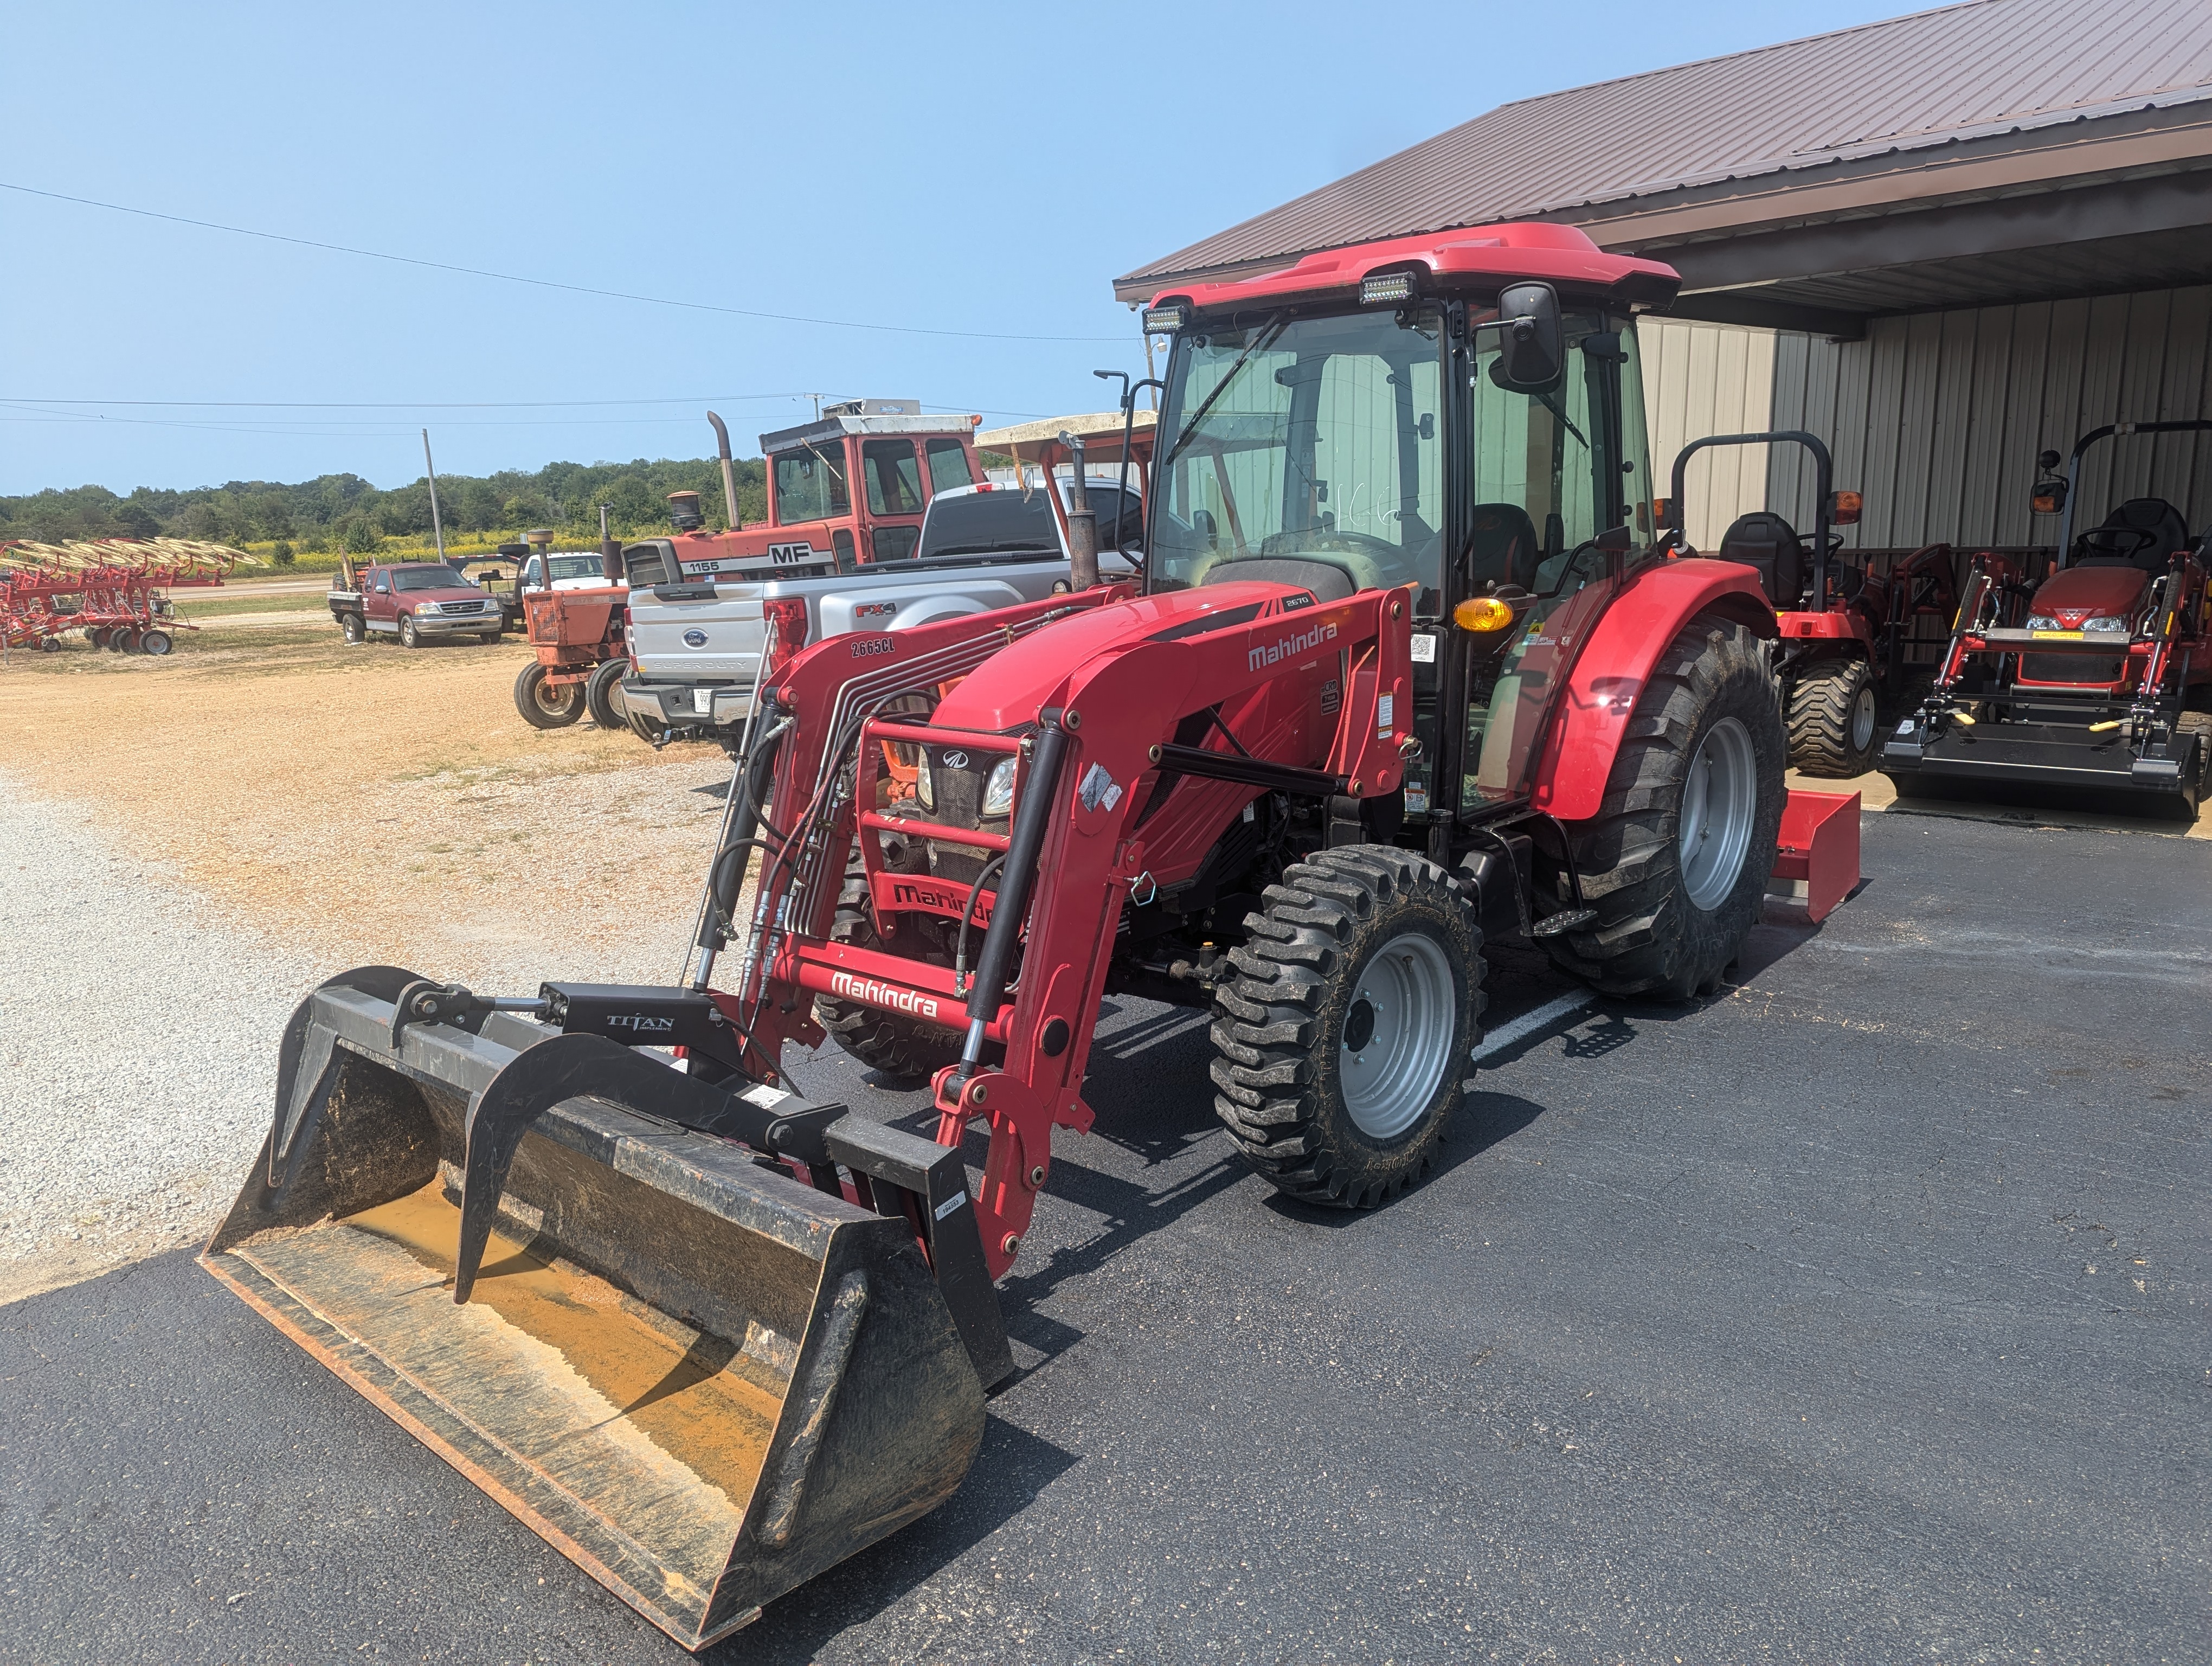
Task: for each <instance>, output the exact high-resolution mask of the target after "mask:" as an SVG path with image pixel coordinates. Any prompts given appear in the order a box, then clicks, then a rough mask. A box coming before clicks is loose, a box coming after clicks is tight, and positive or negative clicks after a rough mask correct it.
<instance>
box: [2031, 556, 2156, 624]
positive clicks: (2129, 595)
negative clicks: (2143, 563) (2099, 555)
mask: <svg viewBox="0 0 2212 1666" xmlns="http://www.w3.org/2000/svg"><path fill="white" fill-rule="evenodd" d="M2149 585H2150V575H2149V574H2148V573H2145V572H2143V571H2142V570H2141V569H2137V568H2133V567H2069V568H2065V569H2062V570H2060V571H2058V572H2056V573H2053V574H2052V575H2051V576H2050V577H2049V578H2048V579H2045V581H2043V585H2042V587H2040V588H2039V589H2038V590H2037V591H2036V593H2035V600H2034V602H2033V605H2032V606H2031V609H2030V611H2033V612H2036V613H2044V614H2049V615H2051V616H2053V617H2057V616H2058V615H2060V614H2064V613H2078V614H2080V615H2081V616H2082V617H2084V618H2088V617H2111V618H2122V619H2124V618H2125V617H2127V616H2128V615H2129V614H2130V613H2132V612H2134V611H2136V606H2137V605H2138V604H2140V603H2141V602H2142V598H2143V592H2144V591H2145V590H2146V589H2148V587H2149Z"/></svg>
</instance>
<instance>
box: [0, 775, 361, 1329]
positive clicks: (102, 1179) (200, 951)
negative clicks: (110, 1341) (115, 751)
mask: <svg viewBox="0 0 2212 1666" xmlns="http://www.w3.org/2000/svg"><path fill="white" fill-rule="evenodd" d="M0 850H5V851H7V852H8V853H9V856H10V857H12V859H13V860H9V862H8V866H9V867H10V868H12V869H13V870H14V871H13V873H11V874H10V875H9V884H7V885H4V886H0V941H4V942H6V943H7V944H8V945H9V956H8V975H7V976H6V977H5V978H4V979H0V1128H4V1129H5V1130H6V1137H5V1139H4V1140H0V1300H7V1299H9V1298H11V1297H13V1296H18V1295H22V1294H25V1293H27V1292H28V1291H30V1290H33V1289H39V1288H42V1287H44V1286H47V1285H50V1284H57V1283H61V1282H64V1281H66V1280H68V1279H70V1278H71V1277H76V1276H82V1275H83V1274H86V1273H89V1272H96V1271H98V1270H100V1268H104V1267H112V1266H114V1265H116V1264H118V1262H125V1261H130V1260H135V1259H136V1258H137V1257H138V1256H142V1255H150V1254H152V1253H153V1252H154V1251H155V1250H157V1249H167V1248H168V1247H169V1246H171V1245H172V1244H174V1243H179V1242H182V1241H184V1240H185V1239H187V1238H190V1237H193V1236H195V1235H197V1234H198V1233H200V1232H202V1231H204V1230H205V1229H206V1228H207V1226H208V1225H210V1223H211V1222H212V1220H213V1219H215V1218H216V1216H217V1215H218V1214H219V1213H221V1211H222V1209H224V1208H225V1207H228V1204H229V1201H230V1198H231V1196H232V1195H233V1194H234V1192H235V1191H236V1189H237V1184H238V1177H239V1174H240V1171H241V1170H242V1169H243V1167H244V1165H245V1164H246V1161H247V1160H248V1159H249V1158H251V1157H252V1153H253V1150H254V1146H255V1144H256V1142H257V1141H258V1140H259V1139H260V1137H261V1134H262V1131H263V1130H264V1129H265V1128H267V1127H268V1122H269V1109H268V1107H269V1103H270V1095H271V1094H272V1093H273V1092H274V1091H275V1081H276V1055H275V1052H274V1050H273V1049H272V1048H271V1046H270V1044H269V1043H270V1039H271V1038H272V1037H275V1036H276V1033H277V1032H278V1031H279V1030H281V1029H282V1028H283V1023H284V1019H285V1017H286V1015H287V1014H288V1013H289V1012H290V1011H291V1007H292V1004H293V1002H294V1001H295V1000H298V998H299V992H300V991H301V990H304V989H306V988H309V987H311V986H312V985H313V983H314V982H316V981H317V979H318V978H319V976H324V975H325V971H326V969H329V968H328V963H327V962H319V961H317V960H316V959H314V958H313V956H312V954H311V953H307V952H301V951H300V950H299V949H297V948H287V947H283V946H280V945H276V944H274V943H271V942H270V941H268V940H267V939H264V938H263V937H261V936H259V935H258V933H254V932H252V930H250V929H248V928H246V927H242V926H241V925H240V924H239V923H238V922H237V921H235V920H234V919H232V918H229V917H228V915H226V913H225V912H224V911H223V910H222V909H220V908H218V907H217V906H216V905H215V904H213V903H210V902H209V901H208V900H207V899H206V898H205V897H203V896H201V895H200V894H199V893H197V892H196V891H193V890H191V888H189V887H187V886H185V885H180V884H179V882H178V880H177V879H176V877H175V876H174V874H173V873H164V872H162V871H161V869H160V868H159V867H158V866H155V865H154V864H151V863H149V862H146V861H144V860H134V859H132V858H131V857H130V856H128V855H126V854H123V853H121V852H120V851H119V850H118V849H117V848H115V847H114V846H113V845H112V844H111V843H110V842H109V841H108V840H106V838H105V837H103V836H101V835H100V834H99V833H97V832H95V831H93V830H89V829H88V828H87V827H86V826H85V825H84V818H83V817H82V815H81V814H79V813H76V812H74V811H73V810H72V809H70V807H68V806H65V805H63V804H57V803H53V802H50V801H45V800H40V799H37V798H34V797H33V796H32V795H31V794H30V793H27V792H26V791H24V790H23V788H22V787H21V785H20V784H19V783H17V782H15V781H10V780H9V778H8V777H7V776H5V775H0Z"/></svg>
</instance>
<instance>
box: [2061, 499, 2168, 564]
mask: <svg viewBox="0 0 2212 1666" xmlns="http://www.w3.org/2000/svg"><path fill="white" fill-rule="evenodd" d="M2103 532H2123V533H2124V532H2149V533H2152V534H2153V535H2154V536H2153V538H2152V539H2151V541H2150V543H2148V544H2142V546H2141V547H2139V548H2138V547H2133V546H2135V545H2136V542H2137V541H2136V539H2134V538H2126V537H2121V538H2100V537H2099V534H2100V533H2103ZM2188 547H2189V526H2188V523H2187V522H2186V521H2185V520H2182V518H2181V511H2180V510H2179V509H2177V508H2174V507H2173V505H2172V504H2171V503H2169V502H2166V500H2165V499H2164V498H2162V497H2131V498H2130V499H2129V500H2128V501H2127V502H2124V503H2123V504H2121V505H2120V507H2119V508H2117V509H2115V510H2113V511H2112V514H2108V515H2106V517H2105V522H2104V525H2103V526H2096V527H2093V528H2091V529H2090V530H2089V531H2088V532H2084V533H2082V534H2081V538H2079V539H2077V540H2076V541H2075V549H2077V550H2080V551H2081V556H2079V558H2078V559H2076V560H2075V562H2074V565H2075V566H2076V567H2132V568H2134V569H2136V571H2138V572H2142V573H2149V574H2153V575H2155V574H2159V573H2163V572H2164V571H2166V559H2167V557H2169V556H2172V554H2173V553H2174V551H2176V550H2186V549H2187V548H2188Z"/></svg>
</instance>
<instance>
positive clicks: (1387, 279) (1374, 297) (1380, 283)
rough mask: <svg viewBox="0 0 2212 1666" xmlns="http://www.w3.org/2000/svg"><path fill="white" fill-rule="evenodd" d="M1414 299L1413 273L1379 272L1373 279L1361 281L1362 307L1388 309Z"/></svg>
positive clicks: (1368, 278) (1360, 302)
mask: <svg viewBox="0 0 2212 1666" xmlns="http://www.w3.org/2000/svg"><path fill="white" fill-rule="evenodd" d="M1412 299H1413V273H1411V272H1377V273H1376V275H1375V276H1374V277H1364V278H1362V279H1360V281H1359V304H1360V305H1361V306H1362V307H1388V306H1392V305H1395V303H1397V302H1399V301H1411V300H1412Z"/></svg>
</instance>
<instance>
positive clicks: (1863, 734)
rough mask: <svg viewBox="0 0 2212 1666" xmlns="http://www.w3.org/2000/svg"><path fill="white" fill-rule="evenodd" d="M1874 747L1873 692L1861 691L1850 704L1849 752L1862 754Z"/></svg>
mask: <svg viewBox="0 0 2212 1666" xmlns="http://www.w3.org/2000/svg"><path fill="white" fill-rule="evenodd" d="M1871 745H1874V690H1872V689H1861V690H1859V697H1858V698H1857V699H1856V700H1854V701H1852V702H1851V750H1852V751H1854V752H1863V751H1866V749H1867V748H1868V747H1869V746H1871Z"/></svg>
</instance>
